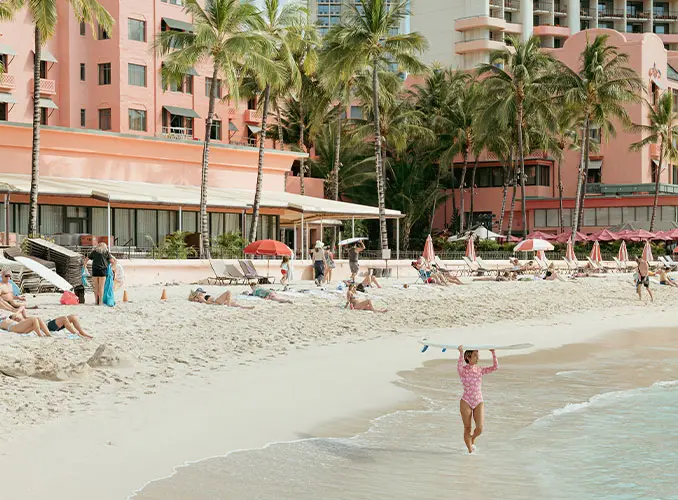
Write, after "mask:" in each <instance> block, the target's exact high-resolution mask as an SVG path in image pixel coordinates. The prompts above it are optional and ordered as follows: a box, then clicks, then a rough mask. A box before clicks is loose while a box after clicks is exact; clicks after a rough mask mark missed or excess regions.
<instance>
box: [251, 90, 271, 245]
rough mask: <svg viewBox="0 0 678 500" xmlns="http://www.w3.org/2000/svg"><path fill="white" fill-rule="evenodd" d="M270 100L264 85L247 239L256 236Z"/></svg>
mask: <svg viewBox="0 0 678 500" xmlns="http://www.w3.org/2000/svg"><path fill="white" fill-rule="evenodd" d="M270 100H271V86H270V85H266V89H265V90H264V109H263V110H262V113H261V132H259V163H258V165H257V187H256V190H255V191H254V204H253V206H252V224H250V237H249V241H250V242H252V241H254V240H256V238H257V225H258V224H259V205H261V189H262V187H263V183H264V146H265V144H266V125H267V121H268V104H269V101H270Z"/></svg>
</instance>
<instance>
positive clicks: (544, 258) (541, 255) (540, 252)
mask: <svg viewBox="0 0 678 500" xmlns="http://www.w3.org/2000/svg"><path fill="white" fill-rule="evenodd" d="M537 257H539V259H540V260H546V254H545V253H544V251H543V250H537Z"/></svg>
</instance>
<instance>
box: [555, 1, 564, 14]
mask: <svg viewBox="0 0 678 500" xmlns="http://www.w3.org/2000/svg"><path fill="white" fill-rule="evenodd" d="M553 11H554V12H555V13H556V14H559V15H567V9H566V8H565V7H563V6H562V5H560V4H559V3H557V4H555V5H554V6H553Z"/></svg>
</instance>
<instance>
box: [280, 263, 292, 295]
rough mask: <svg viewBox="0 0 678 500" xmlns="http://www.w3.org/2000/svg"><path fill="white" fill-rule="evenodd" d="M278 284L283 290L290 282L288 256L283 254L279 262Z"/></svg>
mask: <svg viewBox="0 0 678 500" xmlns="http://www.w3.org/2000/svg"><path fill="white" fill-rule="evenodd" d="M280 274H282V278H280V284H281V285H282V286H283V290H287V288H288V285H289V283H290V258H289V257H288V256H287V255H284V256H283V258H282V262H281V263H280Z"/></svg>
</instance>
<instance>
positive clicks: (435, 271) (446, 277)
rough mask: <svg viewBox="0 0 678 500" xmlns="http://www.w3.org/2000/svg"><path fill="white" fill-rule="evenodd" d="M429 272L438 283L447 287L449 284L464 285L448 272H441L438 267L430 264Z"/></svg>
mask: <svg viewBox="0 0 678 500" xmlns="http://www.w3.org/2000/svg"><path fill="white" fill-rule="evenodd" d="M431 272H432V275H433V276H435V277H436V278H438V280H439V281H441V282H442V283H445V284H447V285H449V284H450V283H452V284H453V285H463V284H464V283H462V281H461V280H460V279H459V278H458V277H457V276H454V275H453V274H452V273H451V272H450V271H447V270H446V271H443V270H442V269H440V268H439V267H438V265H437V264H434V263H431Z"/></svg>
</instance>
